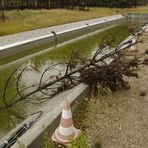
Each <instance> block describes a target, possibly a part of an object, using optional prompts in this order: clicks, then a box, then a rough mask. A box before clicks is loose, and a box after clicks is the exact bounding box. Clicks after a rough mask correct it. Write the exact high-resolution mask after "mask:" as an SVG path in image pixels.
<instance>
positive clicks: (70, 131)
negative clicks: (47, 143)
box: [59, 125, 74, 136]
mask: <svg viewBox="0 0 148 148" xmlns="http://www.w3.org/2000/svg"><path fill="white" fill-rule="evenodd" d="M59 133H60V134H61V135H63V136H71V135H73V134H74V127H73V126H71V127H68V128H66V127H62V126H61V125H60V127H59Z"/></svg>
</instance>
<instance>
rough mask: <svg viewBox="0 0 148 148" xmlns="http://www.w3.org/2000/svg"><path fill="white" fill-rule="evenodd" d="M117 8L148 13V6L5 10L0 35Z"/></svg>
mask: <svg viewBox="0 0 148 148" xmlns="http://www.w3.org/2000/svg"><path fill="white" fill-rule="evenodd" d="M117 10H118V11H119V12H121V13H127V12H139V13H148V8H146V7H138V8H131V9H117V8H90V11H79V10H65V9H52V10H44V9H43V10H23V11H21V10H13V11H6V12H5V15H6V17H7V20H6V21H5V22H2V20H0V36H3V35H8V34H14V33H18V32H23V31H28V30H34V29H38V28H44V27H49V26H54V25H59V24H64V23H70V22H75V21H80V20H86V19H91V18H97V17H103V16H108V15H115V14H118V12H117Z"/></svg>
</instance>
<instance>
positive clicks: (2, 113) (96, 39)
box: [0, 22, 133, 139]
mask: <svg viewBox="0 0 148 148" xmlns="http://www.w3.org/2000/svg"><path fill="white" fill-rule="evenodd" d="M132 24H133V22H132ZM130 26H131V22H124V23H122V25H121V24H119V25H118V26H113V27H111V28H109V29H107V30H105V31H103V32H99V33H96V34H93V35H88V36H86V37H84V38H81V39H79V40H75V41H72V42H69V43H67V44H64V45H62V46H55V47H53V49H52V50H48V49H47V50H46V51H44V52H43V53H41V52H36V53H35V54H32V55H31V56H28V57H27V58H26V59H24V60H20V61H19V62H18V60H17V61H15V60H16V59H17V56H18V57H19V56H20V55H19V54H17V55H16V56H15V58H16V59H15V58H14V57H12V58H13V59H11V57H10V58H9V59H7V60H1V62H0V65H1V66H0V106H3V99H2V98H3V90H4V85H5V83H6V81H7V79H8V77H9V76H10V74H11V73H12V71H13V70H14V69H16V68H18V69H20V70H21V69H22V68H24V67H30V69H31V70H29V71H26V72H25V73H24V74H23V75H22V77H21V80H20V87H26V86H29V85H30V84H35V83H37V82H38V81H39V78H40V76H41V74H42V72H43V71H44V69H45V68H47V67H49V66H50V65H51V64H54V63H57V62H64V61H66V60H67V59H68V58H69V56H70V54H71V52H72V51H75V50H78V51H79V52H80V54H81V55H82V56H84V57H90V56H91V55H92V54H93V53H94V51H95V50H96V49H97V48H98V45H99V43H100V42H101V40H102V39H103V38H104V37H107V38H110V37H111V36H112V35H113V36H115V38H116V42H115V43H114V44H118V43H120V42H121V41H123V40H124V39H125V38H126V37H128V36H129V35H130V32H129V27H130ZM106 35H108V36H106ZM6 61H7V64H8V63H9V61H10V62H12V61H13V64H10V65H9V64H8V65H6ZM59 68H61V67H59ZM18 71H19V70H18ZM15 81H16V75H13V76H12V79H11V80H10V83H9V86H8V89H7V91H6V95H7V98H8V99H12V96H15V94H16V83H15ZM45 104H46V103H45ZM39 107H40V104H39V105H32V104H31V103H29V101H24V102H21V103H18V104H17V105H15V106H14V107H12V108H10V109H4V110H0V139H1V138H2V137H3V136H4V135H5V134H6V133H8V132H9V131H10V130H11V129H13V128H14V127H16V125H17V124H19V123H20V122H22V121H23V120H24V119H25V118H26V117H28V116H29V115H30V114H31V113H33V112H35V111H36V109H37V108H39Z"/></svg>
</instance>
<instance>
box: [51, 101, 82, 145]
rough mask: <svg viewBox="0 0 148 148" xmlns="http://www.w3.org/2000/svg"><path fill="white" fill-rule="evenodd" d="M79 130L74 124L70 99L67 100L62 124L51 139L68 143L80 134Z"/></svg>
mask: <svg viewBox="0 0 148 148" xmlns="http://www.w3.org/2000/svg"><path fill="white" fill-rule="evenodd" d="M79 132H80V131H79V130H77V129H76V128H75V127H74V126H73V119H72V113H71V108H70V103H69V101H68V100H65V101H64V108H63V111H62V115H61V121H60V125H59V127H58V128H57V129H56V130H55V132H54V134H53V135H52V137H51V139H52V140H53V141H55V142H57V143H60V144H64V145H67V144H68V142H69V141H70V140H73V139H75V138H76V137H77V136H78V134H79Z"/></svg>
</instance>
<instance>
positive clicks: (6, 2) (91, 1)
mask: <svg viewBox="0 0 148 148" xmlns="http://www.w3.org/2000/svg"><path fill="white" fill-rule="evenodd" d="M147 3H148V0H0V5H1V6H0V7H1V8H2V7H3V8H4V9H26V8H28V9H40V8H47V9H49V8H67V9H73V8H81V7H86V6H87V7H88V6H92V7H96V6H97V7H99V6H100V7H102V6H103V7H133V6H134V7H136V6H138V5H146V4H147Z"/></svg>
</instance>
